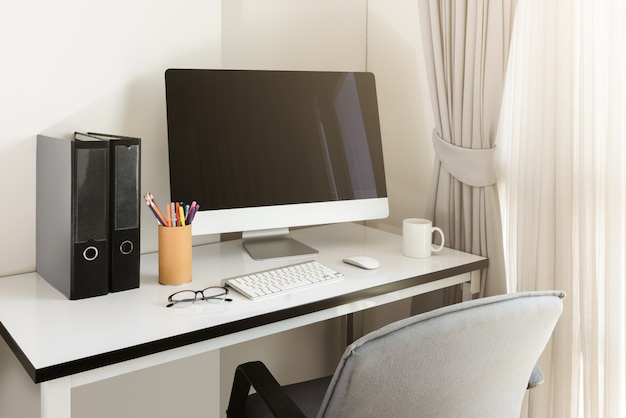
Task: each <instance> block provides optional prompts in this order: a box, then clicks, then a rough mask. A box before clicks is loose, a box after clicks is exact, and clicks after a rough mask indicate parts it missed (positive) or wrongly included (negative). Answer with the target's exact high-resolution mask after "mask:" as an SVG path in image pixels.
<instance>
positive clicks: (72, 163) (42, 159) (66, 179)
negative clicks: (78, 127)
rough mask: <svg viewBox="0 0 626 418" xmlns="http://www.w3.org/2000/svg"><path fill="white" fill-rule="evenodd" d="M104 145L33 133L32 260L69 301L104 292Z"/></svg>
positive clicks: (106, 262) (106, 264) (106, 273)
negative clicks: (34, 172) (35, 168)
mask: <svg viewBox="0 0 626 418" xmlns="http://www.w3.org/2000/svg"><path fill="white" fill-rule="evenodd" d="M107 170H108V144H106V143H100V142H80V141H74V140H66V139H58V138H52V137H48V136H43V135H39V136H38V137H37V174H36V178H37V187H36V190H37V192H36V193H37V201H36V212H37V214H36V235H37V243H36V251H37V255H36V262H37V272H38V273H39V275H41V277H43V279H44V280H46V281H47V282H48V283H50V284H51V285H52V286H53V287H55V288H56V289H58V290H59V291H60V292H61V293H63V294H64V295H65V296H66V297H68V298H69V299H82V298H87V297H92V296H99V295H104V294H106V293H107V292H108V277H109V260H108V258H109V257H108V256H109V254H108V248H109V245H108V210H109V209H108V198H109V190H108V177H107Z"/></svg>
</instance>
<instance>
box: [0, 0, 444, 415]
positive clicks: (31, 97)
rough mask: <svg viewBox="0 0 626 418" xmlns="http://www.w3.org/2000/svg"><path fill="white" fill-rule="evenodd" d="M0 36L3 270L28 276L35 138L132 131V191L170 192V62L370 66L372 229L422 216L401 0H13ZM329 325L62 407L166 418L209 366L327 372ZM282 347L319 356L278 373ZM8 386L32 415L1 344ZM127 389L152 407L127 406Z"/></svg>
mask: <svg viewBox="0 0 626 418" xmlns="http://www.w3.org/2000/svg"><path fill="white" fill-rule="evenodd" d="M0 39H1V41H0V53H1V54H2V57H3V58H4V59H3V65H2V66H0V80H2V83H3V88H2V93H0V127H1V129H0V190H2V192H3V194H2V197H1V198H0V219H4V220H6V221H5V223H4V228H3V233H2V239H1V240H0V276H2V275H8V274H14V273H19V272H26V271H34V270H35V254H34V251H35V229H34V220H35V213H34V206H33V205H32V202H33V200H34V198H35V182H34V181H35V180H34V179H35V137H36V135H37V134H38V133H45V134H49V135H57V136H69V135H71V133H72V132H73V131H75V130H94V131H105V132H110V133H118V134H124V135H134V136H139V137H141V138H142V140H143V142H142V147H143V148H142V191H146V190H150V191H152V192H153V193H154V194H155V195H156V196H157V197H158V196H160V195H163V196H166V195H167V194H168V185H167V183H168V180H167V149H166V121H165V102H164V84H163V72H164V70H165V69H166V68H168V67H204V68H209V67H220V66H221V67H229V68H266V69H313V70H323V69H326V70H367V71H372V72H374V73H375V75H376V78H377V85H378V94H379V107H380V115H381V125H382V134H383V142H384V144H383V147H384V152H385V162H386V166H387V185H388V191H389V197H390V206H391V207H390V209H391V215H390V217H389V218H388V219H386V220H381V221H375V222H371V224H372V225H374V226H376V227H379V228H382V229H387V230H391V231H394V232H399V230H400V225H401V220H402V219H403V218H405V217H408V216H421V215H423V212H424V208H425V203H426V195H427V191H428V186H429V181H430V172H431V167H432V159H433V153H432V147H431V143H430V135H431V134H430V133H431V130H432V127H433V122H432V111H431V109H430V101H429V98H428V89H427V86H426V80H425V76H424V68H423V63H422V61H421V54H422V51H421V44H420V42H421V41H420V39H419V26H418V17H417V6H416V4H415V2H414V1H413V0H394V1H393V2H389V1H387V0H343V1H341V2H338V1H336V0H318V1H315V2H312V1H309V0H226V1H223V2H222V1H220V0H211V1H207V0H195V1H194V0H179V1H177V2H171V1H161V0H135V1H132V2H129V1H123V0H109V1H106V2H105V1H85V0H58V1H55V2H50V1H46V0H22V1H20V2H12V5H11V6H3V7H2V12H1V13H0ZM17 213H19V217H18V216H17V215H16V214H17ZM142 216H143V220H142V250H143V251H144V252H145V251H153V250H155V249H156V227H155V225H154V223H153V220H152V218H151V215H150V214H149V213H148V212H147V211H144V212H142ZM16 219H17V220H16ZM13 220H16V221H13ZM407 312H408V307H407V305H406V304H405V305H402V304H401V305H400V306H393V307H391V308H389V309H386V310H385V309H381V310H377V311H375V312H371V313H368V315H367V320H368V323H369V324H370V325H369V326H370V327H376V326H378V325H379V324H382V323H384V322H388V321H389V320H390V319H394V318H396V317H401V316H404V315H406V313H407ZM339 326H340V324H339V322H338V321H329V322H328V323H323V324H320V325H316V326H312V327H309V328H305V329H304V330H297V331H294V332H291V333H283V334H281V335H278V336H275V337H270V338H267V339H264V340H263V341H257V342H253V343H250V344H247V345H246V344H242V345H239V346H237V347H233V348H231V349H228V350H223V351H222V353H221V370H217V369H220V360H219V356H217V357H216V356H212V355H208V356H198V357H194V358H193V359H189V360H188V361H181V362H176V363H174V364H171V365H164V366H163V367H159V368H154V369H151V370H147V371H142V372H138V373H132V374H129V375H127V376H122V377H120V378H116V379H110V380H109V381H105V382H102V383H97V384H92V385H87V386H85V387H82V388H79V389H76V390H75V391H74V394H75V396H74V399H73V409H74V411H75V413H76V414H75V415H76V416H78V417H92V418H95V417H100V416H102V417H106V416H114V415H115V416H134V417H140V416H150V417H159V416H170V415H172V414H171V412H172V409H171V408H172V407H171V405H172V403H173V402H177V401H178V403H177V408H178V409H177V410H178V411H179V412H180V414H179V415H183V414H186V413H188V414H192V413H193V411H195V407H194V406H193V405H194V404H193V401H192V402H191V403H187V402H180V401H179V400H181V399H198V398H199V397H202V396H203V395H202V394H203V393H204V394H205V395H206V394H207V393H210V396H216V395H215V394H214V393H212V392H214V391H217V390H218V389H216V388H211V387H210V386H206V384H207V381H206V379H203V378H202V376H206V375H207V374H208V375H211V374H215V373H217V374H220V375H222V380H223V383H222V389H221V390H222V392H224V391H227V390H228V385H229V378H230V374H231V372H232V367H234V365H235V364H236V363H237V362H239V361H240V360H245V359H249V358H258V357H261V356H262V357H264V359H267V360H268V361H269V362H270V363H274V364H276V365H277V366H280V365H281V364H283V366H281V367H279V372H280V373H282V374H283V376H285V377H286V378H287V379H289V380H292V379H296V378H299V377H301V375H304V376H305V377H306V376H313V375H316V374H320V373H325V372H327V371H328V370H329V369H331V368H332V365H333V364H334V362H335V359H336V356H337V353H338V352H339V351H340V349H341V347H340V346H339V343H338V341H337V329H338V327H339ZM294 341H298V342H299V345H297V346H295V345H294V344H293V342H294ZM260 346H262V347H264V349H263V350H262V352H263V353H264V354H263V355H261V356H260V355H257V353H259V352H260V351H259V350H258V347H260ZM294 350H295V351H298V353H297V354H301V352H302V351H305V350H309V351H310V352H311V353H312V354H313V355H318V356H320V357H319V358H316V359H315V360H311V361H310V362H308V363H307V367H303V368H296V367H286V368H285V367H284V364H288V365H289V364H294V363H293V361H294V360H297V361H299V359H300V358H301V357H298V356H297V355H296V354H294ZM7 370H8V372H7V373H5V372H6V371H7ZM164 375H165V376H168V377H171V382H170V385H169V386H167V385H166V386H164V385H163V383H162V382H163V376H164ZM186 382H188V383H189V385H191V386H186ZM7 388H9V392H10V393H14V394H16V397H17V396H18V395H19V397H21V398H25V399H27V400H29V402H26V401H22V402H20V404H27V405H28V406H26V407H25V409H20V415H19V416H25V417H28V416H34V415H35V414H36V412H37V411H38V396H39V392H38V388H37V387H35V386H33V385H32V384H30V382H29V378H28V377H27V376H26V375H25V373H23V371H22V370H20V366H19V365H18V364H17V362H16V361H15V360H14V359H13V358H12V354H11V353H10V352H8V349H7V347H6V345H4V344H0V392H2V391H3V390H6V389H7ZM190 388H191V389H190ZM11 391H12V392H11ZM129 393H130V394H132V397H133V398H136V399H139V400H140V402H142V403H149V407H147V408H146V407H145V405H144V407H143V408H141V407H140V408H133V407H131V406H130V405H129V404H128V403H129V402H130V399H129V396H128V394H129ZM10 396H12V395H10ZM223 397H224V395H222V398H223ZM0 399H2V398H1V397H0ZM209 399H215V398H209ZM205 400H206V396H205ZM218 402H219V401H218ZM2 404H3V403H2V402H0V416H18V415H7V413H6V411H5V410H3V409H2V408H3V405H2ZM94 407H95V408H96V409H95V410H94V409H93V408H94ZM217 410H223V407H220V406H219V405H218V406H217ZM33 411H34V412H33ZM31 412H32V414H31Z"/></svg>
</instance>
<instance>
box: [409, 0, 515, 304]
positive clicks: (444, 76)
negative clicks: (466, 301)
mask: <svg viewBox="0 0 626 418" xmlns="http://www.w3.org/2000/svg"><path fill="white" fill-rule="evenodd" d="M418 5H419V15H420V24H421V29H422V38H423V43H424V53H425V60H426V69H427V75H428V81H429V87H430V96H431V100H432V106H433V112H434V115H435V129H434V132H433V141H434V148H435V153H436V159H435V163H434V167H433V176H432V184H431V190H430V195H429V200H428V208H427V214H426V216H427V217H428V218H429V219H431V220H432V221H433V224H434V225H436V226H438V227H440V228H441V229H442V230H443V231H444V234H445V236H446V245H447V246H450V247H451V248H454V249H458V250H461V251H466V252H470V253H473V254H477V255H481V256H486V257H488V258H489V268H488V269H486V270H484V271H483V272H481V291H480V295H481V296H487V295H495V294H501V293H506V292H507V280H506V277H505V266H504V253H503V243H502V226H501V217H500V206H499V205H500V203H499V197H498V186H497V183H496V176H495V169H494V167H495V165H494V164H495V163H494V148H495V145H496V134H497V131H498V120H499V116H500V106H501V102H502V92H503V88H504V80H505V73H506V66H507V60H508V50H509V42H510V34H511V28H512V22H513V17H514V16H513V15H514V10H515V5H516V0H500V1H489V0H476V1H470V2H466V1H456V0H420V1H418ZM442 142H443V143H442Z"/></svg>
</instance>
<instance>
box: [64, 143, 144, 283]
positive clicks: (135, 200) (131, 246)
mask: <svg viewBox="0 0 626 418" xmlns="http://www.w3.org/2000/svg"><path fill="white" fill-rule="evenodd" d="M74 136H75V138H76V139H77V140H80V141H99V142H103V143H107V144H108V147H109V258H110V265H109V269H110V270H109V276H110V277H109V291H110V292H118V291H122V290H128V289H134V288H137V287H139V256H140V247H139V244H140V213H141V207H140V204H141V192H140V188H141V178H140V176H141V139H140V138H134V137H127V136H119V135H109V134H99V133H92V132H88V133H80V132H76V133H75V134H74Z"/></svg>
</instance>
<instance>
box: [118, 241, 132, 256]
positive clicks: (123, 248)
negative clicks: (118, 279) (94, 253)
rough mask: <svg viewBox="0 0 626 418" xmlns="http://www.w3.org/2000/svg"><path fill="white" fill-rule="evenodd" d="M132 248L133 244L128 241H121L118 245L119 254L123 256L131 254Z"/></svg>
mask: <svg viewBox="0 0 626 418" xmlns="http://www.w3.org/2000/svg"><path fill="white" fill-rule="evenodd" d="M134 248H135V246H134V245H133V242H132V241H129V240H126V241H123V242H122V243H121V244H120V252H121V253H122V254H124V255H127V254H130V253H132V252H133V249H134Z"/></svg>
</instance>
